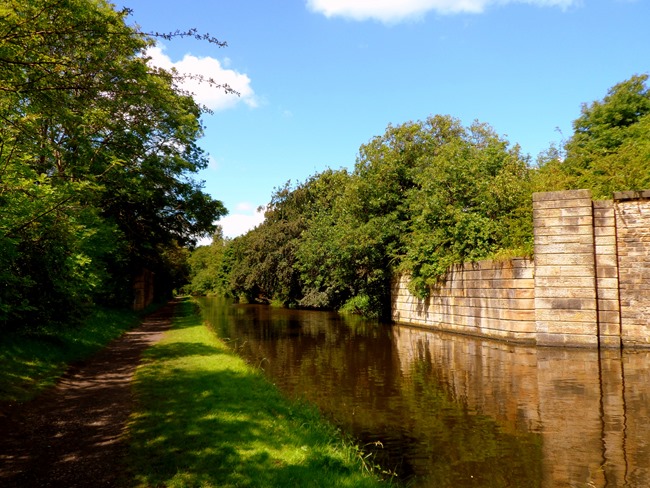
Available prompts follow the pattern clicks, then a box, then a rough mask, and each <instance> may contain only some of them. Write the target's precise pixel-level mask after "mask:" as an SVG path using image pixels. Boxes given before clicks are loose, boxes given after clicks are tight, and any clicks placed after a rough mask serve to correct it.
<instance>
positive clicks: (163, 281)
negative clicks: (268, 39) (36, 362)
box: [0, 0, 234, 330]
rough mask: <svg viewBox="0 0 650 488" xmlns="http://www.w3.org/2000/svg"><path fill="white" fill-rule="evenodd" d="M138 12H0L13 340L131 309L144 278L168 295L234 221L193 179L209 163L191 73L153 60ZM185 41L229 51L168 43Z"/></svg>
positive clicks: (2, 322) (35, 2) (3, 212)
mask: <svg viewBox="0 0 650 488" xmlns="http://www.w3.org/2000/svg"><path fill="white" fill-rule="evenodd" d="M128 16H129V11H128V10H121V11H116V10H115V9H114V7H113V6H112V5H111V4H109V3H107V2H105V1H104V0H4V1H3V2H1V3H0V327H2V329H3V330H15V329H25V328H28V329H33V328H38V327H39V326H40V325H42V324H44V323H62V324H63V323H64V324H72V323H74V322H75V319H77V318H80V317H82V316H84V315H85V314H86V312H87V311H88V309H89V307H92V306H94V305H96V304H103V305H108V306H118V307H124V306H130V305H131V303H132V301H133V290H132V283H133V277H134V276H135V275H137V274H138V273H140V271H141V270H142V269H143V268H146V269H149V270H151V271H153V272H155V273H156V274H155V276H156V287H157V293H158V295H159V296H161V297H163V296H166V295H169V294H170V293H171V291H172V289H173V288H175V287H177V286H179V285H180V284H181V281H182V280H183V279H185V278H186V277H185V276H184V273H185V270H186V268H185V265H184V264H185V260H186V257H187V254H188V250H187V248H188V246H191V245H193V243H194V242H195V239H196V238H197V237H200V236H203V235H208V236H209V235H211V234H212V233H213V232H214V230H215V226H214V222H215V221H216V219H217V218H218V217H219V216H221V215H223V214H225V209H224V207H223V205H222V204H221V202H219V201H217V200H214V199H213V198H212V197H210V196H209V195H208V194H206V193H204V192H203V191H202V186H201V183H200V182H197V181H195V180H194V179H193V178H192V175H193V173H195V172H196V171H198V170H199V169H201V168H203V167H205V166H206V164H207V158H206V156H205V155H204V154H203V152H202V150H201V148H200V147H199V146H198V145H197V140H198V138H199V137H200V136H201V134H202V126H201V122H200V117H201V114H202V111H203V109H202V108H201V107H200V106H198V105H197V104H196V103H195V102H194V100H193V98H192V97H191V96H190V94H188V93H183V91H182V90H180V89H179V83H180V82H181V81H182V79H183V74H182V73H173V72H167V71H164V70H161V69H156V68H153V67H152V66H150V65H149V64H148V63H147V58H146V55H145V53H146V49H147V48H148V47H150V46H152V45H153V44H154V43H155V40H156V37H157V36H160V34H157V35H147V34H145V33H143V32H140V31H139V30H138V29H137V28H136V27H132V26H130V25H129V23H128ZM187 35H190V36H194V37H198V38H200V39H201V42H212V43H215V44H217V45H221V43H219V41H217V40H216V39H212V38H211V37H209V36H207V35H206V36H200V35H198V34H197V33H195V32H193V31H189V32H184V33H183V32H180V33H174V34H163V36H164V37H166V38H168V39H170V38H173V37H174V36H187ZM205 82H206V83H213V82H212V81H210V80H205ZM213 84H214V83H213ZM215 89H221V90H226V91H228V90H229V88H228V87H227V86H215ZM233 96H234V95H233Z"/></svg>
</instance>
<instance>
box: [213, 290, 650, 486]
mask: <svg viewBox="0 0 650 488" xmlns="http://www.w3.org/2000/svg"><path fill="white" fill-rule="evenodd" d="M202 308H203V311H204V315H205V317H206V319H207V320H208V321H209V322H210V323H212V324H213V326H214V327H215V328H218V329H219V331H220V334H221V335H222V336H224V337H227V338H229V340H230V341H231V343H232V345H233V346H234V347H236V348H237V349H238V350H239V352H240V353H241V354H242V355H243V356H245V357H247V358H248V359H249V361H250V362H251V363H253V364H255V365H257V366H260V367H262V368H263V369H264V371H265V372H266V373H267V375H268V376H269V377H270V378H271V379H272V381H273V382H274V383H276V384H277V385H278V387H280V388H281V389H282V390H284V391H285V392H286V393H287V394H288V395H291V396H294V397H302V398H305V399H307V400H308V401H310V402H314V403H316V404H318V405H319V407H320V408H321V409H322V411H323V412H324V413H325V414H326V415H328V416H329V417H330V418H331V419H333V420H334V421H335V422H336V423H337V424H338V425H340V426H341V428H342V429H343V430H344V431H346V432H349V433H350V434H352V435H353V436H355V437H356V438H357V439H359V441H360V442H361V443H364V444H367V445H368V446H367V448H368V449H370V450H373V451H374V452H375V456H376V457H375V459H376V460H377V461H378V462H380V463H381V464H382V465H383V466H384V467H387V468H390V469H394V470H395V471H396V472H397V473H399V475H400V477H401V478H402V479H404V480H408V481H409V482H410V483H412V485H411V486H417V487H425V486H435V487H451V486H454V487H458V488H463V487H507V486H512V487H545V488H546V487H549V488H550V487H565V486H566V487H623V486H625V487H639V488H640V487H646V486H650V450H649V446H648V444H649V441H650V425H648V423H647V419H648V414H649V413H650V412H648V407H649V406H650V398H649V394H650V385H649V384H648V382H647V373H646V370H647V365H648V364H649V361H650V353H649V352H645V351H642V352H641V351H639V352H626V353H625V354H623V355H621V354H620V353H618V352H617V351H603V352H600V353H599V352H598V351H592V350H557V349H550V348H534V347H526V346H515V345H509V344H504V343H499V342H494V341H488V340H481V339H476V338H470V337H463V336H455V335H448V334H442V333H436V332H430V331H425V330H422V329H415V328H409V327H403V326H387V325H382V324H377V323H374V322H368V321H363V320H360V319H358V318H355V317H348V318H343V317H341V316H339V315H337V314H332V313H326V312H313V311H296V310H282V309H274V308H270V307H266V306H257V305H230V304H227V303H226V302H224V301H223V300H218V299H203V300H202ZM376 441H379V443H380V445H379V444H378V445H375V444H374V443H375V442H376Z"/></svg>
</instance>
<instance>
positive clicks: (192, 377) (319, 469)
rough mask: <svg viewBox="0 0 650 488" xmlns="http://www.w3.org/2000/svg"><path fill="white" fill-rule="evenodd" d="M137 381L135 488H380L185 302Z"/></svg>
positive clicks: (303, 408)
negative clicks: (158, 487)
mask: <svg viewBox="0 0 650 488" xmlns="http://www.w3.org/2000/svg"><path fill="white" fill-rule="evenodd" d="M145 356H146V358H145V361H144V363H143V364H142V365H141V366H140V367H139V369H138V371H137V373H136V379H135V385H134V387H135V391H136V395H137V398H138V407H137V409H136V412H135V413H134V414H133V415H132V417H131V421H130V425H129V434H130V439H131V451H130V455H129V462H130V463H131V464H130V473H129V475H130V477H131V481H130V482H128V484H129V486H138V487H151V486H166V487H217V486H218V487H274V488H275V487H293V486H295V487H321V486H322V487H374V486H385V485H386V483H383V482H380V481H379V480H378V479H377V478H376V477H375V476H374V475H373V474H372V473H370V472H369V471H368V470H367V469H365V468H364V464H363V461H362V459H361V458H362V456H361V455H360V451H359V450H358V449H357V448H355V447H354V446H353V445H351V444H349V443H346V442H344V441H343V440H342V438H341V437H340V435H339V433H338V432H337V431H336V430H335V429H334V427H332V426H331V425H330V424H328V423H327V422H325V421H324V420H323V419H322V418H321V416H320V415H319V413H318V411H317V410H315V409H314V408H312V407H309V406H307V405H304V404H296V403H295V402H291V401H290V400H288V399H286V398H285V397H283V396H282V395H281V394H280V392H279V391H278V390H277V389H276V388H275V387H274V386H273V385H272V384H270V383H269V382H268V381H267V380H266V379H265V378H264V376H263V375H262V373H261V372H259V371H257V370H255V369H254V368H252V367H250V366H249V365H247V364H246V363H245V362H244V360H243V359H241V358H240V357H238V356H237V355H236V354H235V353H234V352H233V351H231V350H230V349H229V348H228V347H227V346H226V345H225V344H224V342H222V341H221V340H220V339H219V338H218V337H216V336H215V335H214V332H212V331H210V330H209V329H208V328H207V327H206V326H205V325H203V324H202V321H201V318H200V316H199V314H198V312H197V310H196V305H195V304H194V303H192V302H190V301H184V302H181V303H180V304H179V306H178V308H177V316H176V318H175V322H174V327H173V328H172V330H170V331H169V332H167V333H166V335H165V338H164V339H163V340H162V341H161V342H160V343H158V344H157V345H155V346H153V347H152V348H150V349H149V350H148V351H147V353H146V355H145Z"/></svg>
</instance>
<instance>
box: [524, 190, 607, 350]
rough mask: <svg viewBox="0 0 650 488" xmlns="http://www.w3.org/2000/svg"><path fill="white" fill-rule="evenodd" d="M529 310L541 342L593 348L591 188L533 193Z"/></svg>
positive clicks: (593, 302) (594, 337) (593, 284)
mask: <svg viewBox="0 0 650 488" xmlns="http://www.w3.org/2000/svg"><path fill="white" fill-rule="evenodd" d="M533 219H534V221H533V222H534V230H535V311H536V314H535V316H536V328H537V343H538V344H539V345H542V346H554V345H559V346H597V345H598V331H597V327H598V325H597V307H596V282H595V279H596V277H595V261H594V231H593V222H594V221H593V210H592V204H591V192H589V191H587V190H579V191H572V192H550V193H535V194H534V195H533Z"/></svg>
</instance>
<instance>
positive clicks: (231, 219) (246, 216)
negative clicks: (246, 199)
mask: <svg viewBox="0 0 650 488" xmlns="http://www.w3.org/2000/svg"><path fill="white" fill-rule="evenodd" d="M263 221H264V209H262V210H261V211H260V210H258V209H256V208H255V207H254V206H253V205H251V204H249V203H240V204H238V205H236V207H235V211H234V212H232V213H230V214H228V215H226V216H225V217H222V218H221V219H220V220H219V222H218V224H219V225H220V226H221V228H222V229H223V235H224V236H225V237H231V238H232V237H237V236H240V235H242V234H245V233H246V232H248V231H249V230H251V229H254V228H255V227H257V226H258V225H259V224H261V223H262V222H263Z"/></svg>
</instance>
